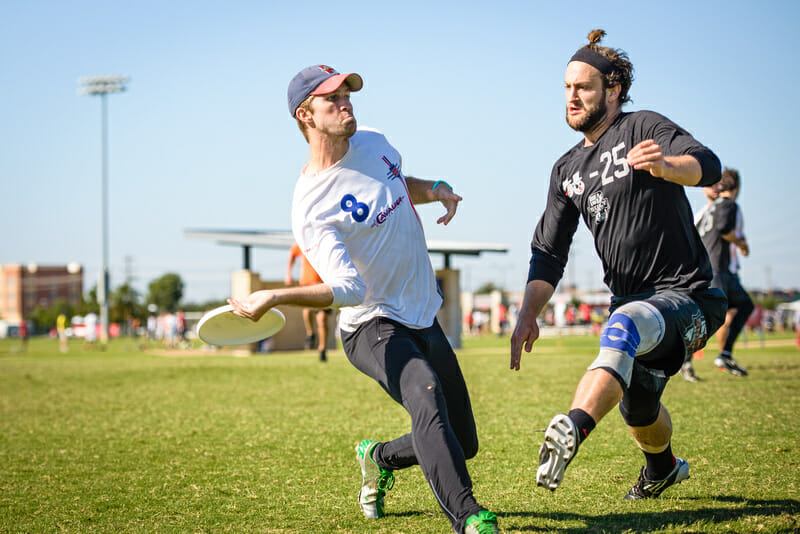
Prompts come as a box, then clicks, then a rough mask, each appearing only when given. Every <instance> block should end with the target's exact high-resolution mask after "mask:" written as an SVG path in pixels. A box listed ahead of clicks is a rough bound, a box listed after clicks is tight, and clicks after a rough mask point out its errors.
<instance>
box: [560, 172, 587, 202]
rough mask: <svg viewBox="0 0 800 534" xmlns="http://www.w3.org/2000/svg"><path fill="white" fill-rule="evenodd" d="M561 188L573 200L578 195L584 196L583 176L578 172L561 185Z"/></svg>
mask: <svg viewBox="0 0 800 534" xmlns="http://www.w3.org/2000/svg"><path fill="white" fill-rule="evenodd" d="M561 187H562V188H563V189H564V194H565V195H567V196H568V197H569V198H572V197H574V196H576V195H582V194H583V190H584V189H585V186H584V185H583V180H581V175H580V174H578V173H577V172H576V173H575V174H574V175H573V176H572V178H567V179H566V180H564V181H563V182H562V183H561Z"/></svg>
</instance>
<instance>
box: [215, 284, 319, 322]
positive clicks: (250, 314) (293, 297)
mask: <svg viewBox="0 0 800 534" xmlns="http://www.w3.org/2000/svg"><path fill="white" fill-rule="evenodd" d="M228 304H230V305H231V306H233V313H235V314H236V315H240V316H241V317H246V318H247V319H251V320H253V321H258V320H259V319H260V318H261V316H262V315H264V314H265V313H266V312H267V310H269V309H270V308H274V307H275V306H278V305H281V304H291V305H294V306H302V307H304V308H328V307H330V305H331V304H333V290H332V289H331V287H330V286H329V285H327V284H317V285H313V286H300V287H287V288H281V289H263V290H261V291H256V292H254V293H251V294H250V295H248V296H247V297H245V298H243V299H241V300H237V299H228Z"/></svg>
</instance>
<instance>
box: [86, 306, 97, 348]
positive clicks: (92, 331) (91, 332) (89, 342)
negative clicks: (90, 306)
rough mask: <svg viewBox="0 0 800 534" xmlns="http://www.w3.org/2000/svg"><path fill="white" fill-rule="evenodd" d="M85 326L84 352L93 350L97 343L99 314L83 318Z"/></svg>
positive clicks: (91, 313)
mask: <svg viewBox="0 0 800 534" xmlns="http://www.w3.org/2000/svg"><path fill="white" fill-rule="evenodd" d="M83 324H84V325H85V326H86V335H85V336H84V338H83V350H87V349H91V348H92V347H94V344H95V342H97V314H96V313H94V312H89V313H87V314H86V317H84V318H83Z"/></svg>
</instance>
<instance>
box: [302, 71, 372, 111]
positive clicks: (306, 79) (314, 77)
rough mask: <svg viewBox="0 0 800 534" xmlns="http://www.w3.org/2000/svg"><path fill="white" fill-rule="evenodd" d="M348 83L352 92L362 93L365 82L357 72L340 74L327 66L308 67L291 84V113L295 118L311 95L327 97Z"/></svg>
mask: <svg viewBox="0 0 800 534" xmlns="http://www.w3.org/2000/svg"><path fill="white" fill-rule="evenodd" d="M343 83H346V84H347V86H348V87H349V88H350V90H351V91H353V92H356V91H360V90H361V88H362V87H363V86H364V80H362V79H361V76H359V75H358V74H356V73H355V72H350V73H348V74H339V73H338V72H336V69H333V68H331V67H329V66H327V65H312V66H310V67H306V68H304V69H303V70H301V71H300V72H298V73H297V75H296V76H295V77H294V78H292V81H291V82H289V92H288V96H289V113H291V115H292V117H294V113H295V111H297V108H299V107H300V104H302V103H303V101H304V100H305V99H306V98H308V97H309V96H311V95H327V94H328V93H332V92H334V91H336V90H337V89H338V88H339V86H340V85H342V84H343Z"/></svg>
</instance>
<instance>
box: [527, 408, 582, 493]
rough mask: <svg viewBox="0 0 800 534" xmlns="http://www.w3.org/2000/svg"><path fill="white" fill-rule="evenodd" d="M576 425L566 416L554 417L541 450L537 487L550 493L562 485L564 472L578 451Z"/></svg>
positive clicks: (545, 434)
mask: <svg viewBox="0 0 800 534" xmlns="http://www.w3.org/2000/svg"><path fill="white" fill-rule="evenodd" d="M576 432H577V429H576V428H575V424H574V423H573V422H572V421H571V420H570V418H569V417H567V416H566V415H557V416H555V417H553V419H552V420H551V421H550V424H549V425H547V430H546V431H545V433H544V443H542V447H541V449H539V468H538V469H537V470H536V485H537V486H542V487H545V488H547V489H549V490H550V491H555V489H556V488H557V487H558V486H559V484H561V479H562V478H564V471H565V470H566V469H567V465H569V463H570V461H572V458H573V457H574V456H575V453H576V452H577V450H578V437H577V434H576Z"/></svg>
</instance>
